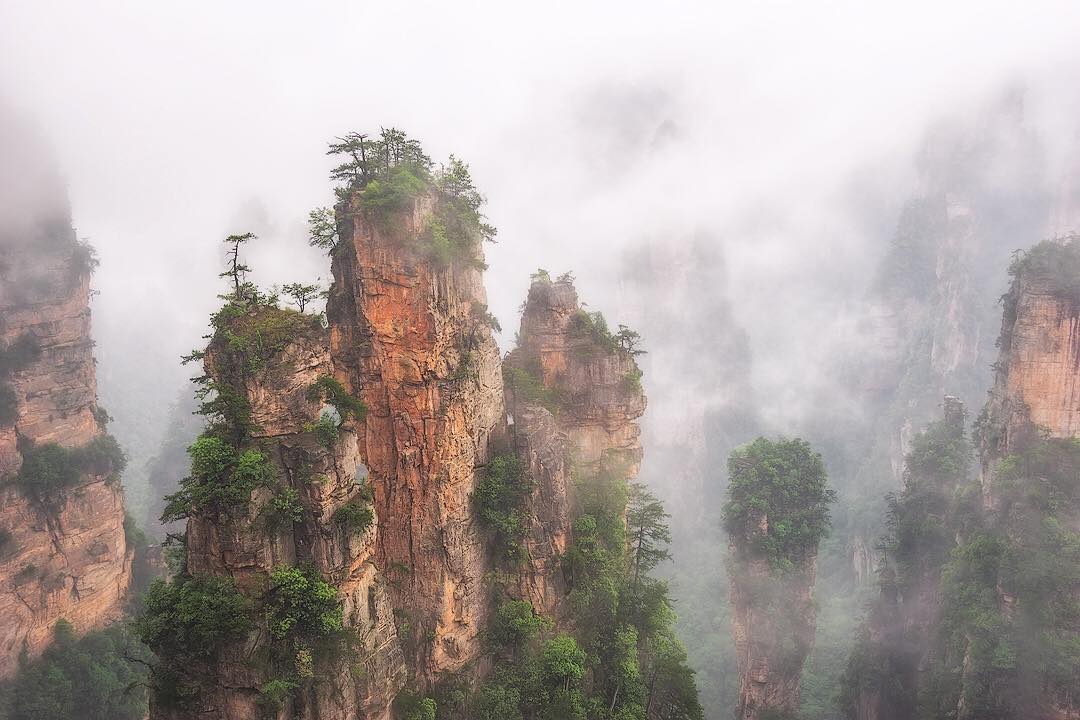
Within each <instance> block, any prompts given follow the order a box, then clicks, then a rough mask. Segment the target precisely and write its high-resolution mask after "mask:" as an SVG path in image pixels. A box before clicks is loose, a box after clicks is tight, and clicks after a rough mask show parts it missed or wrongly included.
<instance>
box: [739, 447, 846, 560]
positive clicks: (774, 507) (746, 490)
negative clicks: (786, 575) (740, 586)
mask: <svg viewBox="0 0 1080 720" xmlns="http://www.w3.org/2000/svg"><path fill="white" fill-rule="evenodd" d="M728 474H729V477H730V484H729V486H728V500H727V502H726V503H725V504H724V510H723V521H724V529H725V530H726V531H727V533H728V535H729V536H730V537H731V538H732V540H733V542H734V543H735V547H736V550H737V552H738V553H739V554H740V555H742V556H744V557H745V556H747V555H748V554H749V555H759V556H761V557H764V558H767V559H768V561H769V563H770V565H771V566H772V567H773V568H774V569H777V570H786V569H789V568H791V567H793V565H794V564H795V563H798V562H800V561H801V560H803V559H805V558H807V557H811V556H813V555H814V554H815V553H816V552H817V547H818V543H819V542H820V541H821V538H822V537H824V536H825V533H826V532H827V531H828V528H829V504H830V503H832V502H834V501H835V500H836V493H835V492H833V490H831V489H830V488H829V487H828V478H827V477H826V474H825V463H824V462H823V461H822V459H821V455H820V454H818V453H817V452H814V450H813V449H812V448H811V447H810V444H809V443H807V442H806V441H805V440H799V439H797V438H796V439H793V440H789V439H785V438H781V439H778V440H768V439H766V438H758V439H757V440H755V441H754V442H752V443H750V444H749V445H745V446H743V447H741V448H736V449H735V450H733V451H732V453H731V456H730V457H729V459H728ZM763 527H764V528H765V529H764V531H762V528H763Z"/></svg>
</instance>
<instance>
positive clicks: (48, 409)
mask: <svg viewBox="0 0 1080 720" xmlns="http://www.w3.org/2000/svg"><path fill="white" fill-rule="evenodd" d="M87 253H88V251H87V249H86V248H84V247H83V246H81V245H79V244H78V243H77V242H76V240H75V237H74V232H73V231H72V230H71V228H70V224H69V223H68V224H67V225H66V227H65V224H64V223H63V222H62V221H60V220H56V221H54V223H53V227H52V228H51V230H50V232H49V234H48V235H47V236H45V237H42V238H29V239H27V238H16V239H14V240H12V241H10V242H9V243H7V244H0V354H2V355H4V363H3V365H4V368H3V370H2V371H0V392H2V393H3V394H4V396H5V397H4V398H0V402H6V403H7V405H6V408H5V411H4V412H3V413H0V414H3V415H4V417H3V418H2V419H0V477H2V478H3V485H2V486H0V617H3V618H4V621H3V622H2V623H0V679H3V678H4V677H7V676H9V675H10V674H11V673H12V672H14V670H15V669H16V667H17V662H18V658H19V656H20V655H21V654H22V653H24V652H25V653H26V654H27V656H29V657H31V658H33V657H36V656H38V655H39V654H40V653H41V652H42V651H43V650H44V649H45V647H47V646H48V644H49V643H50V642H51V640H52V637H53V626H54V625H55V623H56V621H57V620H58V619H60V618H64V619H66V620H68V621H69V622H71V623H72V624H73V625H74V627H75V630H76V631H77V632H79V633H84V632H87V631H89V630H92V629H95V628H99V627H101V626H103V625H105V624H108V623H109V622H111V621H113V620H115V619H116V618H118V617H119V615H120V611H121V605H122V602H123V599H124V596H125V593H126V591H127V587H128V584H129V582H130V579H131V562H132V552H131V550H130V549H129V548H128V547H127V543H126V539H125V536H124V506H123V496H122V491H121V489H120V486H119V482H118V478H117V477H115V475H114V474H113V473H112V472H111V471H110V472H104V473H97V472H83V473H82V474H80V476H79V478H78V480H77V481H76V482H74V483H73V484H70V485H68V486H66V487H64V488H62V489H60V490H58V491H57V492H55V493H50V495H49V497H48V498H47V500H46V499H44V498H39V497H37V496H36V494H35V493H34V492H32V489H31V488H28V487H26V486H25V484H24V483H22V482H20V481H19V479H18V477H17V476H18V473H19V470H20V467H21V465H22V461H23V455H24V454H25V452H26V451H27V448H29V447H32V446H33V445H45V444H48V443H56V444H59V445H60V446H62V447H64V448H78V447H81V446H84V445H86V444H88V443H89V442H91V441H92V440H94V439H95V438H97V437H98V436H100V435H102V434H103V432H104V428H103V423H102V422H99V420H98V418H99V417H100V411H99V410H98V408H97V397H96V384H95V377H94V357H93V350H92V348H93V343H92V341H91V339H90V308H89V292H90V291H89V282H90V278H89V270H90V266H89V264H88V261H89V255H88V254H87Z"/></svg>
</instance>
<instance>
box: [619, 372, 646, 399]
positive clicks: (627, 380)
mask: <svg viewBox="0 0 1080 720" xmlns="http://www.w3.org/2000/svg"><path fill="white" fill-rule="evenodd" d="M643 375H644V373H643V372H642V371H641V368H639V367H634V368H632V369H630V370H627V371H626V373H624V374H623V378H622V385H623V388H624V389H626V390H627V391H628V392H632V393H635V394H638V393H640V392H641V391H642V387H641V378H642V376H643Z"/></svg>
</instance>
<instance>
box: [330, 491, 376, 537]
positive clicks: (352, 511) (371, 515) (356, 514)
mask: <svg viewBox="0 0 1080 720" xmlns="http://www.w3.org/2000/svg"><path fill="white" fill-rule="evenodd" d="M333 520H334V522H335V523H336V524H338V525H340V526H341V527H343V528H345V530H346V531H347V532H348V533H350V534H352V535H360V534H361V533H363V532H365V531H366V530H367V529H368V528H369V527H371V523H373V522H374V521H375V512H374V511H373V510H372V509H371V504H370V502H367V501H364V500H363V499H356V500H350V501H349V502H347V503H345V504H344V505H342V506H341V507H339V508H338V509H337V510H335V511H334V515H333Z"/></svg>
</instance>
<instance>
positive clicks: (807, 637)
mask: <svg viewBox="0 0 1080 720" xmlns="http://www.w3.org/2000/svg"><path fill="white" fill-rule="evenodd" d="M761 523H762V524H761V527H760V531H761V532H762V533H766V532H768V519H767V518H762V521H761ZM730 552H731V553H732V554H735V553H736V552H738V551H737V549H736V548H734V547H733V548H731V550H730ZM730 562H732V564H734V561H730ZM816 574H817V562H816V557H810V558H807V559H806V560H804V561H803V562H801V563H799V564H798V565H796V566H795V567H793V568H792V569H791V570H789V571H788V572H787V573H786V574H785V575H784V576H783V577H782V578H777V577H776V576H775V575H774V572H773V570H772V568H771V567H770V565H769V561H768V560H767V559H761V558H755V559H752V560H750V561H749V562H747V563H746V564H745V565H744V566H743V567H742V568H741V572H740V573H739V574H738V575H736V576H735V577H733V578H732V581H731V607H732V613H731V626H732V635H733V636H734V638H735V653H736V663H737V664H738V668H739V679H740V683H739V701H738V706H737V709H736V714H735V717H736V718H738V719H739V720H757V719H758V718H763V717H768V715H767V714H766V713H767V712H779V713H792V714H793V713H794V712H795V711H796V710H797V709H798V704H799V703H798V700H799V682H800V680H801V678H802V670H803V664H804V663H805V661H806V657H807V656H808V655H809V654H810V649H811V647H813V644H814V633H815V631H816V628H817V614H816V609H815V606H814V579H815V576H816Z"/></svg>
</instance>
